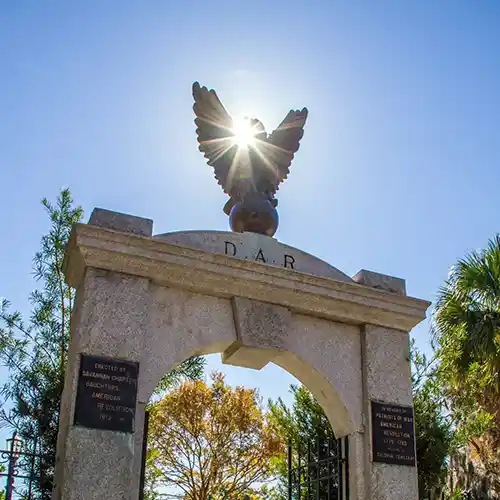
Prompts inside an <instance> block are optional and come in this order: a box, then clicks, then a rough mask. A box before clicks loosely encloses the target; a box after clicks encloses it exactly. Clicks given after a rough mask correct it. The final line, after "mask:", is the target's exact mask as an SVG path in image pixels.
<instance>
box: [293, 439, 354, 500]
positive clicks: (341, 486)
mask: <svg viewBox="0 0 500 500" xmlns="http://www.w3.org/2000/svg"><path fill="white" fill-rule="evenodd" d="M348 457H349V441H348V439H347V438H343V439H323V440H320V439H316V441H315V442H310V441H309V442H306V443H304V442H302V443H300V444H298V445H295V446H292V445H290V446H289V447H288V500H349V481H348V478H349V461H348Z"/></svg>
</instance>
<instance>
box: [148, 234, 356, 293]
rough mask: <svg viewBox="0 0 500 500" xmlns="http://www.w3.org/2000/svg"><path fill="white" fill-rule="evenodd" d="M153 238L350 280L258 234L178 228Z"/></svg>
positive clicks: (323, 262)
mask: <svg viewBox="0 0 500 500" xmlns="http://www.w3.org/2000/svg"><path fill="white" fill-rule="evenodd" d="M155 238H157V239H159V240H163V241H168V242H169V243H174V244H176V245H183V246H188V247H192V248H198V249H199V250H204V251H205V252H212V253H221V254H224V255H228V256H229V257H234V258H236V259H243V260H250V261H254V262H260V263H262V264H267V265H269V266H275V267H282V268H285V269H289V270H290V271H292V270H295V271H299V272H301V273H307V274H313V275H315V276H324V277H326V278H331V279H334V280H337V281H345V282H348V283H352V281H353V280H352V279H351V278H349V276H347V275H346V274H344V273H343V272H342V271H339V270H338V269H336V268H335V267H333V266H331V265H330V264H328V263H327V262H325V261H324V260H321V259H318V258H317V257H314V256H313V255H310V254H308V253H306V252H303V251H302V250H299V249H297V248H294V247H291V246H288V245H285V244H283V243H280V242H279V241H277V240H276V239H274V238H271V237H269V236H265V235H262V234H256V233H228V232H225V231H180V232H177V233H166V234H159V235H156V236H155Z"/></svg>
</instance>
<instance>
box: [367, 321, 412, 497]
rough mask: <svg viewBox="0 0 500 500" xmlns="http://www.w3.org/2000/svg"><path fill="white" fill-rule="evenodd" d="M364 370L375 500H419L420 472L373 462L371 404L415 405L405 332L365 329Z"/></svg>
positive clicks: (370, 476)
mask: <svg viewBox="0 0 500 500" xmlns="http://www.w3.org/2000/svg"><path fill="white" fill-rule="evenodd" d="M361 346H362V356H363V366H364V378H365V381H364V386H365V402H364V407H365V420H366V422H367V424H368V428H367V430H368V431H369V432H366V434H365V446H366V449H367V450H369V451H368V453H369V459H370V463H369V466H368V467H367V468H366V477H367V479H366V480H367V482H368V484H369V490H368V491H371V496H370V498H371V499H373V500H392V499H396V498H397V499H401V500H417V499H418V482H417V468H416V467H409V466H404V465H388V464H382V463H377V462H371V460H372V456H371V428H372V427H371V411H370V401H371V400H375V401H381V402H386V403H394V404H401V405H410V406H411V405H412V404H413V399H412V393H411V377H410V360H409V339H408V334H407V333H406V332H401V331H398V330H391V329H387V328H382V327H377V326H373V325H366V326H365V328H364V329H363V331H362V334H361Z"/></svg>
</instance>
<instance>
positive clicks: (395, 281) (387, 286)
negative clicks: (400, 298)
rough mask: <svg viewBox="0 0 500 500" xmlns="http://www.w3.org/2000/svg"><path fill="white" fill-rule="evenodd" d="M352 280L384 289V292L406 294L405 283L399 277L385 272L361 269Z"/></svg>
mask: <svg viewBox="0 0 500 500" xmlns="http://www.w3.org/2000/svg"><path fill="white" fill-rule="evenodd" d="M353 280H354V281H355V282H356V283H359V284H360V285H365V286H369V287H371V288H377V289H379V290H385V291H386V292H392V293H398V294H399V295H406V283H405V280H403V279H401V278H395V277H394V276H388V275H387V274H380V273H374V272H373V271H366V270H365V269H362V270H361V271H359V272H358V273H357V274H356V275H355V276H354V277H353Z"/></svg>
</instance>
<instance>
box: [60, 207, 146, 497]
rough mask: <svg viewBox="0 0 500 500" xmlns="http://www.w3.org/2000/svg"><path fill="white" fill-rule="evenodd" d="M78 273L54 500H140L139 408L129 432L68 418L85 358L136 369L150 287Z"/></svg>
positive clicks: (140, 223) (123, 226) (132, 223)
mask: <svg viewBox="0 0 500 500" xmlns="http://www.w3.org/2000/svg"><path fill="white" fill-rule="evenodd" d="M109 215H111V217H108V221H107V222H108V223H109V226H110V228H111V229H118V230H121V231H127V232H129V233H135V234H141V233H144V226H146V231H147V225H148V224H147V220H146V219H139V218H137V217H131V216H125V215H121V214H117V213H114V212H111V213H110V214H109ZM90 223H91V224H93V225H97V226H101V227H105V226H106V211H101V210H96V211H94V213H93V215H92V217H91V220H90ZM150 226H151V225H150ZM83 273H84V275H83V276H82V279H81V284H80V286H79V287H78V288H77V294H76V303H75V311H74V314H73V317H72V323H71V344H70V351H69V358H68V363H67V371H66V377H65V386H64V392H63V397H62V402H61V420H60V423H59V435H58V442H57V460H56V475H55V483H56V485H55V489H54V493H53V498H54V500H60V499H64V500H83V499H85V500H87V499H93V498H106V500H123V499H125V498H138V492H139V478H140V464H141V460H140V451H141V443H142V431H143V422H144V405H141V404H137V407H136V412H135V425H134V428H135V432H133V433H124V432H112V431H107V430H99V429H90V428H86V427H81V426H77V425H73V418H74V414H75V403H76V396H77V384H78V378H79V372H80V360H81V356H82V354H84V355H85V354H87V355H92V356H104V357H111V358H116V359H120V360H125V361H133V362H140V360H141V355H142V352H143V349H144V338H145V336H144V332H145V331H146V330H147V328H148V321H149V317H148V313H149V304H150V295H149V290H148V288H149V280H148V279H146V278H141V277H137V276H132V275H126V274H121V273H116V272H112V271H105V270H100V269H95V268H91V267H88V268H86V269H84V271H83ZM139 377H140V365H139ZM131 491H132V492H135V493H134V496H131Z"/></svg>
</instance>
